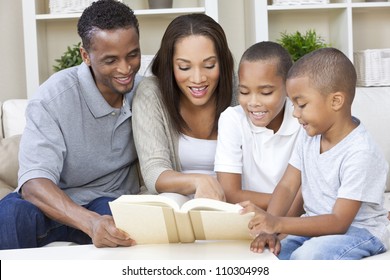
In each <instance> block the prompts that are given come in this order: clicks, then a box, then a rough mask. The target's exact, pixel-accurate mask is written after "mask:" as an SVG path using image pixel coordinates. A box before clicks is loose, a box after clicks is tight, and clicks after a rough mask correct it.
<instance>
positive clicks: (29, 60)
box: [22, 0, 218, 98]
mask: <svg viewBox="0 0 390 280" xmlns="http://www.w3.org/2000/svg"><path fill="white" fill-rule="evenodd" d="M22 1H23V2H22V5H23V28H24V49H25V68H26V86H27V97H28V98H29V97H31V96H32V95H33V94H34V92H35V91H36V89H37V88H38V86H39V85H40V84H41V83H43V82H44V81H45V80H46V79H47V78H48V77H49V76H50V75H51V74H52V73H53V70H52V68H53V64H55V59H57V58H59V57H60V56H61V55H62V53H63V52H64V51H65V50H66V48H67V46H71V45H73V44H76V43H78V42H80V41H81V39H80V38H79V36H78V34H77V21H78V18H79V17H80V15H81V13H67V14H58V13H57V14H51V13H50V11H49V0H22ZM123 2H125V3H127V4H129V6H130V7H131V8H132V9H134V12H135V14H136V15H137V17H138V20H139V24H140V40H141V48H142V53H143V54H154V53H155V52H156V51H157V49H158V47H159V45H156V42H159V41H160V39H161V37H162V35H163V33H164V31H165V29H166V27H167V25H168V24H169V22H170V21H171V20H172V19H173V18H175V17H177V16H178V15H182V14H188V13H205V14H207V15H209V16H211V17H212V18H214V19H215V20H216V21H218V0H174V1H173V3H174V4H173V8H171V9H148V5H147V1H146V0H131V1H130V0H123Z"/></svg>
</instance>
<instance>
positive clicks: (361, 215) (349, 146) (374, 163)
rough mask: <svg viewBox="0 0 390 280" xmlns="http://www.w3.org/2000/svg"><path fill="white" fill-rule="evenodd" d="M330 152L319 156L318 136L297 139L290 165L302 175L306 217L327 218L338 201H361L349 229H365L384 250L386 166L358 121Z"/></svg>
mask: <svg viewBox="0 0 390 280" xmlns="http://www.w3.org/2000/svg"><path fill="white" fill-rule="evenodd" d="M354 120H355V121H356V122H358V123H359V126H358V127H356V128H355V129H354V130H353V131H352V132H351V133H349V134H348V135H347V136H346V137H345V138H344V139H343V140H341V141H340V142H339V143H338V144H337V145H336V146H334V147H333V148H331V149H330V150H328V151H326V152H324V153H320V142H321V136H320V135H317V136H314V137H309V136H307V134H306V132H305V131H304V130H302V131H301V132H300V135H299V136H298V140H297V144H296V146H295V150H294V152H293V155H292V157H291V159H290V164H291V165H292V166H294V167H295V168H297V169H299V170H300V171H301V177H302V195H303V200H304V208H305V212H306V213H305V215H306V216H316V215H323V214H330V213H331V212H332V210H333V206H334V204H335V202H336V200H337V199H338V198H345V199H351V200H357V201H361V202H362V205H361V207H360V210H359V211H358V213H357V215H356V217H355V219H354V220H353V222H352V226H355V227H359V228H365V229H367V230H368V231H370V232H371V233H372V234H373V235H374V236H376V237H377V238H379V239H380V240H381V241H382V242H383V243H384V244H385V246H387V244H386V243H387V241H386V240H387V239H388V237H389V232H388V231H387V228H386V226H387V225H388V223H389V221H388V219H387V210H386V209H384V207H383V202H384V190H385V187H386V178H387V172H388V164H387V162H386V160H385V158H384V156H383V154H382V152H381V151H380V149H379V147H378V146H377V145H376V143H375V142H374V141H373V139H372V138H371V136H370V135H369V134H368V132H367V130H366V129H365V128H364V126H363V125H362V124H360V121H359V120H357V119H356V118H354Z"/></svg>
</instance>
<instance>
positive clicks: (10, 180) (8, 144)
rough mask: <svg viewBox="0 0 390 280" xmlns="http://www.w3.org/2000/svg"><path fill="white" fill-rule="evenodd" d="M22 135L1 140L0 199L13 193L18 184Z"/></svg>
mask: <svg viewBox="0 0 390 280" xmlns="http://www.w3.org/2000/svg"><path fill="white" fill-rule="evenodd" d="M20 137H21V135H14V136H12V137H8V138H4V139H1V140H0V198H1V197H3V196H4V195H6V194H7V193H9V192H11V191H13V190H14V189H15V188H16V186H17V183H18V170H19V162H18V152H19V143H20Z"/></svg>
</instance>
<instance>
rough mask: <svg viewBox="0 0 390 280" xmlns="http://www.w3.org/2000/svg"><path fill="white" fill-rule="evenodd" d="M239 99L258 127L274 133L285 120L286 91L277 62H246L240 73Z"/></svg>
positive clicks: (241, 66)
mask: <svg viewBox="0 0 390 280" xmlns="http://www.w3.org/2000/svg"><path fill="white" fill-rule="evenodd" d="M238 76H239V91H240V94H239V96H238V101H239V103H240V105H241V107H242V108H243V109H244V111H245V113H246V114H247V116H248V118H249V119H250V120H251V122H252V123H253V124H254V125H255V126H261V127H267V128H269V129H272V130H273V131H274V132H275V133H276V132H277V131H278V130H279V128H280V126H281V124H282V122H283V113H284V111H283V110H282V109H283V108H284V104H285V102H286V91H285V85H284V81H283V79H282V77H280V76H279V75H278V74H277V72H276V63H275V61H273V60H270V61H256V62H250V61H243V62H241V65H240V69H239V72H238Z"/></svg>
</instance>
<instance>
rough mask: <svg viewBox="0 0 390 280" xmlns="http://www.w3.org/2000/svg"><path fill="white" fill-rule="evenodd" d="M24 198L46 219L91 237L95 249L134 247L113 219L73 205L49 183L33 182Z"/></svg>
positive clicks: (28, 184)
mask: <svg viewBox="0 0 390 280" xmlns="http://www.w3.org/2000/svg"><path fill="white" fill-rule="evenodd" d="M21 194H22V197H23V198H24V199H25V200H27V201H29V202H31V203H32V204H34V205H35V206H37V207H38V208H39V209H40V210H41V211H42V212H43V213H44V214H45V215H46V216H48V217H49V218H51V219H53V220H56V221H58V222H60V223H62V224H65V225H68V226H71V227H73V228H76V229H79V230H81V231H83V232H85V233H86V234H88V235H89V236H90V237H91V239H92V242H93V244H94V245H95V246H96V247H116V246H131V245H134V244H135V241H134V240H132V239H131V238H130V237H129V236H128V234H126V233H125V232H123V231H121V230H119V229H117V228H116V227H115V223H114V220H113V218H112V217H111V216H108V215H105V216H101V215H99V214H98V213H95V212H93V211H89V210H87V209H85V208H84V207H82V206H80V205H78V204H76V203H74V202H73V201H72V200H71V199H70V198H69V197H68V196H67V195H66V194H65V193H64V192H63V191H62V190H61V189H60V188H59V187H58V186H57V185H55V184H54V183H53V182H52V181H50V180H48V179H43V178H39V179H31V180H29V181H27V182H26V183H24V185H23V187H22V189H21Z"/></svg>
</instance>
